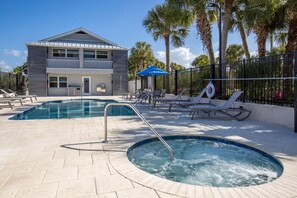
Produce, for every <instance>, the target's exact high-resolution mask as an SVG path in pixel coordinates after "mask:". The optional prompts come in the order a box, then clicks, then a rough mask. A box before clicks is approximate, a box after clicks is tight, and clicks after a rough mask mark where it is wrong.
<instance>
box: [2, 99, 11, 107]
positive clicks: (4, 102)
mask: <svg viewBox="0 0 297 198" xmlns="http://www.w3.org/2000/svg"><path fill="white" fill-rule="evenodd" d="M4 107H10V108H11V109H13V105H12V104H11V100H4V99H2V98H1V99H0V109H2V108H4Z"/></svg>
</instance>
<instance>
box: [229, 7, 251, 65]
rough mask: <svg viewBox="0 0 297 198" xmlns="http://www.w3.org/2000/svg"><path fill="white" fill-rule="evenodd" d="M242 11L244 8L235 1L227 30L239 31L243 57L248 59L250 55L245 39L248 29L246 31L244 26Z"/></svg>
mask: <svg viewBox="0 0 297 198" xmlns="http://www.w3.org/2000/svg"><path fill="white" fill-rule="evenodd" d="M243 12H244V10H243V9H242V6H241V3H240V2H239V1H235V2H234V4H233V12H232V20H231V23H230V29H229V31H231V32H234V30H237V31H239V33H240V37H241V41H242V46H243V49H244V54H245V57H246V58H247V59H250V58H251V55H250V51H249V46H248V43H247V39H246V34H248V33H249V31H247V30H246V29H247V28H245V27H244V18H243V17H244V14H243Z"/></svg>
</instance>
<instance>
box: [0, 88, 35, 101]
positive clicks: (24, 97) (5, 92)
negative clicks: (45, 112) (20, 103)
mask: <svg viewBox="0 0 297 198" xmlns="http://www.w3.org/2000/svg"><path fill="white" fill-rule="evenodd" d="M9 90H10V93H8V92H7V91H5V90H4V89H0V91H1V92H2V93H3V94H4V97H5V98H21V99H27V98H29V99H30V100H31V102H33V99H32V98H35V101H37V95H18V94H16V93H15V92H13V91H12V90H11V89H9Z"/></svg>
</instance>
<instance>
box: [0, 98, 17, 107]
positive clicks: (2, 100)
mask: <svg viewBox="0 0 297 198" xmlns="http://www.w3.org/2000/svg"><path fill="white" fill-rule="evenodd" d="M7 101H10V102H14V101H19V102H20V104H21V105H23V99H22V98H18V97H7V98H0V102H3V103H7Z"/></svg>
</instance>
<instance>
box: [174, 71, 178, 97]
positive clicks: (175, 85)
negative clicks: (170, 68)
mask: <svg viewBox="0 0 297 198" xmlns="http://www.w3.org/2000/svg"><path fill="white" fill-rule="evenodd" d="M174 71H175V75H174V88H175V95H177V70H174Z"/></svg>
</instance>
